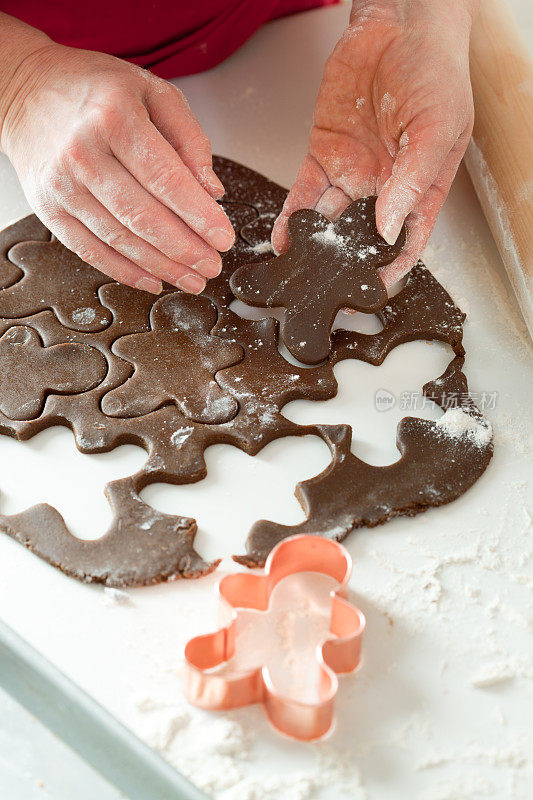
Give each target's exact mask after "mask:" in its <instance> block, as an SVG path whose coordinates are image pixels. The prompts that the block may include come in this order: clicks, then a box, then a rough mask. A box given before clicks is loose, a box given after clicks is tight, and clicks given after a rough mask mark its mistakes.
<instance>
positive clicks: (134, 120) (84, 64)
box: [1, 42, 235, 294]
mask: <svg viewBox="0 0 533 800" xmlns="http://www.w3.org/2000/svg"><path fill="white" fill-rule="evenodd" d="M13 84H14V85H13ZM9 93H10V101H9V104H8V108H7V111H6V113H5V115H4V119H3V125H2V128H1V145H2V149H3V150H4V152H5V153H6V154H7V155H8V156H9V158H10V160H11V162H12V163H13V166H14V167H15V170H16V172H17V175H18V177H19V180H20V182H21V184H22V187H23V189H24V191H25V194H26V197H27V199H28V201H29V203H30V205H31V206H32V208H33V209H34V211H35V213H36V214H37V216H38V217H39V218H40V219H41V220H42V222H43V223H44V224H45V225H46V226H47V227H48V228H49V229H50V230H51V231H52V233H54V234H55V235H56V236H57V238H58V239H59V240H60V241H61V242H62V243H63V244H64V245H66V246H67V247H68V248H70V249H71V250H73V251H74V252H75V253H77V254H78V256H80V258H82V259H83V260H84V261H87V262H88V263H90V264H92V265H93V266H95V267H97V268H98V269H99V270H101V271H102V272H104V273H105V274H106V275H109V276H110V277H111V278H114V279H115V280H117V281H120V282H121V283H126V284H129V285H131V286H136V287H138V288H140V289H144V290H146V291H150V292H154V293H158V292H160V291H161V288H162V285H161V281H162V280H165V281H169V282H170V283H172V284H174V285H176V286H178V287H179V288H181V289H183V290H184V291H186V292H192V293H195V294H196V293H198V292H201V291H202V290H203V289H204V288H205V283H206V281H205V279H206V278H212V277H214V276H216V275H218V274H219V272H220V270H221V266H222V263H221V258H220V254H219V252H217V251H225V250H228V249H229V248H230V247H231V246H232V244H233V241H234V238H235V234H234V231H233V228H232V226H231V223H230V221H229V219H228V218H227V216H226V215H225V213H224V211H223V210H222V209H221V208H220V206H219V205H218V204H217V203H216V199H219V198H220V197H222V195H223V194H224V187H223V186H222V184H221V183H220V181H219V179H218V178H217V177H216V175H215V173H214V172H213V170H212V167H211V148H210V145H209V141H208V139H207V137H206V136H205V134H204V132H203V131H202V129H201V127H200V125H199V123H198V122H197V120H196V119H195V117H194V116H193V114H192V112H191V110H190V108H189V106H188V103H187V101H186V99H185V98H184V96H183V95H182V93H181V92H180V91H179V90H178V89H176V88H175V87H174V86H172V85H171V84H170V83H167V82H166V81H164V80H161V79H159V78H156V77H155V76H153V75H151V74H150V73H148V72H146V71H144V70H142V69H140V68H139V67H136V66H134V65H131V64H128V63H126V62H124V61H121V60H120V59H117V58H114V57H112V56H108V55H104V54H101V53H93V52H88V51H83V50H75V49H73V48H69V47H63V46H61V45H56V44H54V43H52V42H50V44H48V45H45V46H42V47H40V48H39V49H38V50H37V51H36V52H35V53H32V54H30V55H29V56H28V57H27V58H26V59H25V60H24V61H23V63H22V65H21V67H20V69H19V70H18V71H17V73H16V75H15V77H14V78H13V80H12V85H10V87H9Z"/></svg>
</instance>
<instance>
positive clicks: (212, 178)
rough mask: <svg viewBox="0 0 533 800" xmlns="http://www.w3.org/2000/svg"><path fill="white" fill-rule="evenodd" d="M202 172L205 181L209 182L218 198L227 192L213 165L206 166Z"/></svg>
mask: <svg viewBox="0 0 533 800" xmlns="http://www.w3.org/2000/svg"><path fill="white" fill-rule="evenodd" d="M202 174H203V177H204V180H205V182H206V183H207V185H208V186H209V188H210V189H211V191H212V192H213V193H214V194H215V195H216V198H217V200H219V199H220V198H221V197H223V196H224V195H225V194H226V190H225V189H224V184H223V183H222V182H221V181H220V180H219V178H218V176H217V174H216V172H215V171H214V169H212V168H211V167H204V168H203V170H202Z"/></svg>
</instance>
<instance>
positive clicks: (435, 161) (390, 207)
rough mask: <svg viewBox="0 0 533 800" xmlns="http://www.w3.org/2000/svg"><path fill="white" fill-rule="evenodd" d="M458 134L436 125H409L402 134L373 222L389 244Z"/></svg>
mask: <svg viewBox="0 0 533 800" xmlns="http://www.w3.org/2000/svg"><path fill="white" fill-rule="evenodd" d="M457 138H458V137H457V136H454V137H453V138H451V137H450V136H449V135H448V133H447V132H446V131H444V132H443V131H442V130H441V129H439V128H437V127H436V126H435V125H432V126H429V127H422V128H421V127H418V128H415V127H414V126H410V127H408V128H407V130H406V131H405V132H404V133H403V134H402V135H401V137H400V142H399V148H398V154H397V156H396V159H395V161H394V165H393V167H392V173H391V176H390V178H389V179H388V180H387V181H386V182H385V185H384V186H383V188H382V190H381V192H380V194H379V197H378V199H377V202H376V225H377V228H378V230H379V232H380V234H381V235H382V236H383V238H384V239H385V241H386V242H388V243H389V244H394V242H395V241H396V239H397V238H398V235H399V233H400V230H401V228H402V225H403V223H404V221H405V219H406V217H407V216H408V214H410V213H411V212H412V211H413V209H414V208H415V206H416V205H417V204H418V203H419V202H420V199H421V198H422V197H423V196H424V195H425V193H426V192H427V190H428V189H429V187H430V186H432V185H433V183H434V182H435V180H436V178H437V175H438V174H439V172H440V171H441V169H442V166H443V164H444V163H445V161H446V158H447V156H448V154H449V153H450V151H451V150H452V148H453V146H454V144H455V143H456V142H457Z"/></svg>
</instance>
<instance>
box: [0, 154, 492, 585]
mask: <svg viewBox="0 0 533 800" xmlns="http://www.w3.org/2000/svg"><path fill="white" fill-rule="evenodd" d="M214 163H215V167H216V169H217V171H218V173H219V175H220V176H221V179H222V180H223V182H224V184H225V186H226V190H227V191H226V195H225V197H224V201H223V203H222V205H223V207H224V209H225V210H226V212H227V213H228V214H229V215H230V219H231V220H232V223H233V224H234V225H235V226H236V230H237V234H238V235H237V240H236V243H235V246H234V247H233V248H232V249H231V250H230V251H229V252H228V253H225V254H224V255H223V269H222V272H221V274H220V276H218V277H217V278H216V279H214V280H211V281H209V283H208V286H207V289H206V292H205V293H204V297H207V298H209V299H210V300H212V302H213V303H214V304H215V306H216V307H217V309H218V321H217V324H216V326H215V327H214V328H213V329H212V330H211V331H210V333H209V330H208V328H204V329H203V330H204V333H205V334H206V335H208V336H210V337H213V339H216V338H217V337H218V339H220V344H219V346H218V347H215V350H216V352H217V353H220V352H222V351H221V350H220V349H219V348H220V347H221V346H223V347H226V346H227V345H228V344H231V345H232V347H236V346H237V345H238V346H239V347H240V348H242V350H243V352H244V353H245V355H244V359H243V360H239V361H238V363H235V361H234V360H233V359H232V361H233V366H226V368H225V369H221V370H219V371H218V372H217V373H216V376H215V375H214V376H212V377H215V380H216V381H217V383H218V385H219V386H220V387H221V389H222V390H224V392H226V393H227V394H230V395H232V396H233V398H234V399H235V401H236V402H237V404H238V413H237V414H236V416H234V417H233V418H232V419H231V420H230V421H229V422H225V423H222V424H204V423H201V422H197V421H194V420H191V419H190V418H188V417H187V416H185V415H184V414H183V413H182V411H181V410H180V408H179V407H178V406H177V405H176V404H175V403H173V402H169V403H168V404H167V405H164V406H163V407H161V408H158V409H157V410H155V411H151V412H150V413H147V414H144V415H142V416H138V417H131V416H128V417H110V416H107V415H106V414H104V412H103V410H102V401H103V398H104V397H105V396H106V395H107V396H109V395H110V394H111V393H112V392H113V391H114V390H116V389H117V388H118V387H123V386H125V385H127V382H128V380H131V379H132V364H131V363H130V362H128V361H126V360H125V359H124V358H121V357H120V356H119V355H117V353H116V352H114V349H116V346H115V348H114V347H113V345H114V343H118V342H120V340H121V339H122V340H124V339H125V337H129V336H130V335H132V334H135V335H136V336H137V335H139V334H148V335H150V331H151V330H152V328H151V324H150V315H151V312H152V308H153V306H154V304H157V303H162V302H163V300H164V298H165V297H166V296H174V297H176V296H181V295H179V294H177V293H176V290H175V289H173V288H172V289H171V288H170V287H168V288H167V290H166V292H165V294H164V295H163V296H162V297H161V298H159V299H157V298H154V297H153V295H150V294H147V293H144V292H139V291H137V290H134V289H130V288H129V287H126V286H121V285H118V284H115V283H110V282H109V281H108V279H106V278H105V276H103V275H101V274H100V273H99V272H97V271H96V270H93V269H92V268H91V267H89V266H87V265H83V272H82V275H83V281H84V288H83V291H82V292H81V296H80V298H79V299H80V301H81V302H82V303H83V306H85V307H93V308H94V309H96V310H97V312H98V309H103V310H104V312H105V315H106V319H109V324H108V325H107V327H105V326H104V327H101V328H99V329H98V330H90V329H88V328H83V329H79V330H75V329H74V325H72V324H68V325H67V326H65V325H64V324H61V321H60V318H62V319H64V318H65V317H67V318H68V314H66V313H65V306H64V303H63V299H62V297H61V296H60V295H61V288H62V286H64V281H65V279H67V280H68V279H69V275H67V276H64V275H63V266H61V265H62V264H63V265H64V264H67V263H68V262H69V259H75V256H72V254H68V253H66V252H65V253H64V254H63V253H62V252H61V247H60V246H59V245H58V244H57V242H54V241H53V240H52V241H50V234H49V232H48V231H47V230H46V228H44V226H42V225H41V223H40V222H39V221H38V220H37V219H36V218H35V217H29V218H27V219H26V220H21V221H20V222H18V223H16V224H15V225H13V226H11V227H10V228H8V229H6V230H5V231H3V232H1V233H0V287H2V286H4V287H6V289H7V293H9V292H10V291H11V292H12V291H13V289H14V288H15V287H16V286H19V298H20V306H17V307H16V308H15V307H14V306H13V296H12V294H11V295H9V297H10V298H11V299H10V300H9V303H7V302H6V300H5V297H6V296H7V295H6V290H5V291H1V290H0V303H6V305H8V306H9V313H8V314H5V315H4V318H3V319H2V318H0V336H2V335H3V334H4V333H5V331H6V330H8V329H9V328H12V327H13V325H14V324H15V323H14V320H15V319H16V325H18V326H23V325H25V326H29V327H31V328H32V329H34V330H35V331H36V332H37V333H38V335H39V337H40V339H41V341H42V343H43V345H44V347H45V348H49V347H52V346H54V345H58V344H59V345H63V344H69V345H72V344H77V345H85V346H89V347H90V348H95V349H97V350H99V351H100V353H101V354H102V355H103V356H104V357H105V359H106V361H107V374H106V375H105V378H104V380H103V381H102V382H101V383H100V384H98V385H97V386H95V388H93V389H90V390H89V391H85V392H83V393H80V394H68V395H57V394H49V395H48V396H47V397H46V399H45V402H44V407H43V409H42V411H41V413H40V415H39V416H38V417H37V418H35V419H31V420H12V419H9V418H8V417H7V416H6V415H5V414H4V415H2V413H1V412H0V432H2V433H6V434H9V435H12V436H17V437H18V438H20V439H28V438H30V437H31V436H34V435H35V434H36V433H38V432H39V431H41V430H43V429H45V428H48V427H50V426H52V425H57V424H64V425H67V426H69V427H70V428H71V429H72V431H73V433H74V436H75V440H76V445H77V446H78V448H79V449H80V450H81V451H82V452H86V453H95V452H107V451H109V450H112V449H113V448H114V447H116V446H118V445H120V444H124V443H131V444H136V445H139V446H141V447H144V449H145V450H146V451H147V453H148V459H147V462H146V464H145V465H144V466H143V467H142V469H141V470H140V471H139V472H138V473H137V474H136V475H134V476H132V477H131V478H124V479H121V480H119V481H115V482H113V483H112V484H110V485H109V486H108V487H107V494H108V497H109V499H110V502H111V504H112V506H113V509H114V513H115V520H114V523H113V526H112V528H111V529H110V531H109V532H108V534H106V535H105V536H104V537H102V538H101V539H99V540H96V541H94V542H90V543H85V542H80V541H79V540H77V539H76V538H75V537H72V536H71V535H70V534H69V533H68V531H67V529H66V527H65V525H64V522H63V520H62V518H61V517H60V516H59V515H58V514H57V512H55V511H54V510H53V509H51V508H50V507H49V506H37V507H35V508H33V509H29V510H28V511H26V512H24V513H23V514H19V515H16V516H14V517H0V527H1V528H2V529H3V530H5V531H6V532H7V533H9V534H10V535H11V536H13V537H14V538H16V539H17V540H18V541H21V542H23V543H24V544H25V545H26V546H27V547H28V548H30V549H33V550H34V551H35V552H36V553H38V554H39V555H41V557H43V558H45V559H46V560H47V561H49V562H50V563H52V564H54V565H55V566H58V567H59V568H60V569H62V570H63V571H65V572H66V573H67V574H69V575H75V576H76V577H78V578H81V579H83V580H88V581H91V580H95V581H102V582H104V583H107V584H108V585H133V584H145V583H152V582H156V581H158V580H165V579H166V578H168V577H169V576H172V577H180V576H182V577H193V576H194V577H196V576H198V575H201V574H205V573H206V572H209V571H211V569H213V568H214V566H215V565H213V564H208V563H206V562H204V561H203V560H202V559H201V558H200V556H199V555H198V554H197V553H196V552H195V551H194V548H193V539H194V533H195V523H194V521H193V520H189V519H185V520H184V519H182V518H181V517H171V516H167V515H159V514H157V512H154V511H153V510H152V509H150V507H149V506H147V505H146V504H145V503H143V502H142V501H141V499H140V497H139V493H140V492H141V491H142V489H143V488H144V487H145V486H147V485H149V484H151V483H154V482H156V481H165V482H169V483H175V484H181V483H189V482H192V481H198V480H201V479H202V478H203V477H205V475H206V465H205V459H204V451H205V449H206V448H207V447H209V446H210V445H212V444H216V443H224V444H232V445H234V446H236V447H239V448H240V449H242V450H243V451H245V452H246V453H249V454H250V455H253V454H255V453H257V452H259V450H260V449H261V448H262V447H263V446H265V444H267V443H268V442H270V441H272V440H274V439H276V438H279V437H280V436H302V435H308V434H312V435H316V436H320V437H321V438H323V439H324V440H325V441H326V442H327V443H329V446H330V448H331V450H332V453H333V460H334V461H335V453H337V461H338V460H340V458H341V457H342V454H343V452H344V453H345V454H346V452H347V451H346V442H345V438H343V436H339V433H338V430H339V429H338V428H337V427H328V426H312V425H309V426H300V425H297V424H296V423H292V422H290V421H289V420H287V419H286V418H285V417H284V416H283V414H282V413H281V410H282V408H283V406H284V404H285V403H287V402H288V401H289V400H293V399H299V398H308V399H313V400H324V399H328V398H329V397H333V396H334V394H335V392H336V390H337V384H336V381H335V377H334V375H333V369H332V366H333V364H334V363H335V362H336V361H338V360H340V359H343V358H354V357H355V358H363V359H365V360H369V361H370V362H371V363H380V361H379V360H380V359H381V360H383V358H384V357H385V355H386V353H387V352H389V351H390V350H391V349H392V348H393V347H394V346H396V344H398V343H400V342H401V341H410V340H412V339H416V338H423V339H429V340H431V339H437V340H441V341H445V342H448V343H450V344H451V345H452V347H453V349H454V350H455V351H456V353H457V354H458V355H460V354H462V353H463V352H464V351H463V348H462V344H461V338H462V321H463V319H464V315H462V314H461V312H460V311H459V309H457V307H456V306H455V305H454V304H453V301H452V300H451V298H450V297H449V295H448V294H447V293H446V292H445V290H444V289H443V288H442V287H441V286H440V284H438V282H437V281H435V279H434V278H433V277H432V276H431V275H430V273H429V272H428V271H427V270H425V268H424V267H423V265H419V267H417V268H416V269H415V270H413V272H412V273H411V276H410V277H409V280H408V281H407V284H406V286H405V288H404V289H403V290H402V292H400V294H398V295H397V296H396V297H394V298H393V299H392V300H390V301H389V302H388V304H387V306H385V308H384V309H383V310H382V311H380V312H378V313H379V315H380V316H381V317H382V319H385V318H386V319H385V327H384V330H383V331H382V332H381V334H377V335H376V336H377V337H378V339H377V340H376V341H377V342H378V346H375V345H373V342H374V339H375V337H374V336H363V335H362V334H354V333H348V332H342V331H335V333H334V334H333V337H332V338H333V351H332V353H331V356H330V358H329V359H328V361H327V362H326V363H324V364H322V365H320V366H319V367H315V368H313V369H305V368H303V367H296V366H293V365H291V364H289V363H288V362H287V361H286V360H285V359H283V357H282V356H281V355H280V353H279V351H278V348H277V336H278V331H277V323H276V322H275V321H273V320H261V321H259V322H254V321H251V320H244V319H242V318H241V317H239V316H237V315H236V314H234V313H233V311H231V310H230V308H229V306H230V304H231V302H232V300H233V294H232V292H231V289H230V286H229V281H230V277H231V274H232V273H233V272H234V271H235V270H236V269H238V268H239V267H241V266H243V265H245V264H251V263H254V262H255V263H260V262H264V261H265V260H267V259H270V258H271V253H270V247H269V237H270V232H271V230H272V225H273V223H274V220H275V218H276V216H277V214H278V213H279V211H280V209H281V206H282V205H283V201H284V199H285V196H286V191H285V190H284V189H282V188H281V187H279V186H276V185H275V184H273V183H271V182H270V181H268V180H267V179H266V178H264V177H263V176H261V175H258V174H257V173H255V172H253V171H251V170H248V169H247V168H246V167H243V166H241V165H238V164H235V163H234V162H231V161H228V160H227V159H221V158H215V160H214ZM30 240H31V241H30ZM19 242H21V243H23V244H24V247H23V248H22V250H23V251H24V250H25V251H26V253H27V251H30V254H29V255H28V256H27V262H28V263H29V262H34V263H35V264H40V270H41V271H42V273H43V274H42V275H41V280H42V283H43V286H45V288H46V296H47V298H48V299H47V302H46V303H45V304H44V306H45V310H41V309H42V308H43V306H42V304H41V303H40V302H38V298H39V295H38V293H37V289H36V288H35V287H34V290H32V291H33V302H32V303H29V302H28V296H29V295H28V293H27V291H25V290H24V291H21V284H22V282H23V280H25V278H23V277H22V273H21V271H20V269H19V267H18V266H16V265H14V264H13V263H12V262H11V261H10V260H9V258H10V257H11V254H12V253H13V252H15V255H16V252H17V251H16V249H15V248H14V245H16V244H17V243H19ZM8 254H9V257H8ZM58 256H59V260H60V262H61V263H60V264H59V267H58V270H59V271H57V272H56V271H55V266H56V258H57V257H58ZM19 261H20V259H19ZM22 266H23V269H24V270H25V271H26V268H27V267H26V268H25V267H24V265H22ZM35 271H36V272H37V271H38V269H37V268H36V270H35ZM21 278H22V280H21ZM102 284H104V285H102ZM95 287H97V288H95ZM98 287H99V288H98ZM35 297H37V300H35ZM77 302H78V301H77ZM165 302H170V301H165ZM187 302H195V303H196V302H197V300H195V299H194V298H191V299H189V300H188V301H187ZM205 302H206V301H200V303H199V307H202V303H205ZM417 303H418V304H422V305H423V309H424V310H423V313H417V310H416V304H417ZM0 307H1V305H0ZM425 309H427V313H426V310H425ZM204 310H205V306H204ZM37 312H38V313H37ZM210 313H211V314H212V315H213V312H212V311H211V312H210ZM25 314H28V315H29V316H24V315H25ZM202 318H203V312H202ZM212 319H213V321H214V315H213V316H212ZM69 322H70V320H69ZM167 322H168V324H169V328H168V330H167V329H166V328H165V329H163V330H161V334H163V335H165V336H166V335H170V337H171V338H172V335H173V332H172V330H171V328H172V325H170V320H169V319H168V318H167ZM167 322H165V323H164V325H166V324H167ZM345 333H346V337H344V334H345ZM354 343H355V347H353V346H352V345H354ZM119 349H120V348H119ZM234 352H236V350H235V351H234ZM239 358H240V356H239ZM226 364H228V362H226ZM181 368H182V365H180V363H179V362H178V361H176V380H177V378H178V377H179V370H180V369H181ZM296 376H298V377H296ZM435 386H436V384H435ZM438 388H439V387H437V388H436V389H435V391H437V390H438ZM1 394H2V393H1V392H0V399H1ZM415 422H416V421H415ZM341 427H342V426H341ZM344 430H348V429H344ZM361 463H362V462H361ZM364 466H365V467H368V465H364ZM485 466H486V462H485V461H482V460H478V461H476V462H475V464H474V467H475V470H477V472H476V475H477V476H479V475H480V474H481V472H482V471H483V469H484V467H485ZM370 469H371V470H375V469H379V468H374V467H371V468H370ZM385 469H388V468H385ZM469 469H471V472H470V474H471V477H472V480H474V479H475V476H474V468H473V467H469ZM380 474H381V473H380ZM419 478H420V481H421V485H422V486H423V485H424V476H423V475H419ZM315 480H316V479H315ZM454 480H455V478H454V476H450V481H451V482H452V483H453V481H454ZM0 482H1V476H0ZM461 486H463V487H464V488H466V484H462V485H461ZM461 486H459V488H458V489H457V491H461ZM0 488H1V487H0ZM426 501H427V505H432V504H438V503H436V502H434V498H431V497H430V496H429V494H428V493H426V496H425V500H424V502H426ZM424 507H426V506H424ZM413 509H414V506H413ZM417 510H423V507H420V508H418V507H417ZM339 513H340V512H339ZM393 513H394V512H393V511H391V515H392V514H393ZM406 513H407V512H406ZM413 513H414V511H413ZM154 518H156V519H157V526H156V528H155V530H156V531H157V537H158V538H157V539H156V538H154V537H153V536H151V535H149V534H148V535H147V533H146V531H147V527H146V526H147V524H148V523H149V522H150V520H153V519H154ZM321 533H323V534H324V535H334V531H332V530H323V531H321ZM158 543H159V545H158ZM264 552H265V550H264V548H263V550H261V549H259V550H258V553H259V558H260V559H261V558H262V557H263V555H264ZM246 558H247V560H248V562H249V563H250V564H254V563H255V562H254V560H253V557H252V556H247V557H246Z"/></svg>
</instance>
